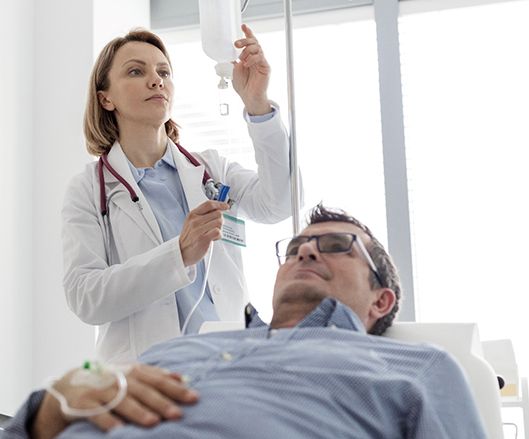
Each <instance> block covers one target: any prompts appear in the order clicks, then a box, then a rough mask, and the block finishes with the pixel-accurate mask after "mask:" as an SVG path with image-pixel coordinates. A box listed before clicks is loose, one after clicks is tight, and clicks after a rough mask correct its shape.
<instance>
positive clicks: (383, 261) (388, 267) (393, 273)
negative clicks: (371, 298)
mask: <svg viewBox="0 0 529 439" xmlns="http://www.w3.org/2000/svg"><path fill="white" fill-rule="evenodd" d="M329 221H339V222H345V223H351V224H353V225H355V226H356V227H358V228H359V229H361V230H362V231H363V232H364V233H365V234H366V235H367V236H369V238H371V241H370V242H369V243H368V245H367V246H366V248H367V251H368V252H369V254H370V256H371V258H372V259H373V262H374V263H375V266H376V267H377V270H378V274H379V276H380V280H381V282H382V285H380V283H379V281H378V280H377V277H376V276H375V274H374V273H373V272H371V274H370V277H369V282H370V285H371V288H376V287H377V285H380V286H381V287H384V288H390V289H391V290H393V291H394V293H395V296H396V298H397V300H396V301H395V305H393V308H391V311H390V312H389V313H388V314H386V315H385V316H383V317H381V318H379V319H378V320H377V321H376V322H375V324H374V325H373V327H372V328H371V329H370V330H369V333H370V334H374V335H382V334H383V333H384V332H385V331H386V329H388V328H389V327H390V326H391V324H392V323H393V320H394V319H395V316H396V315H397V311H398V310H399V301H400V297H401V285H400V278H399V274H398V272H397V267H396V266H395V264H394V263H393V259H392V258H391V256H390V255H389V254H388V252H386V249H385V248H384V246H383V245H382V244H381V243H380V242H379V240H378V239H377V238H375V236H374V235H373V233H372V232H371V230H369V228H368V227H367V226H365V225H364V224H362V223H361V222H360V221H358V220H357V219H356V218H354V217H352V216H351V215H348V214H347V213H346V212H345V211H343V210H341V209H335V208H328V207H325V206H323V205H322V204H321V203H319V204H318V205H317V206H316V207H314V208H313V209H312V210H311V211H310V213H309V218H308V224H309V225H311V224H317V223H325V222H329Z"/></svg>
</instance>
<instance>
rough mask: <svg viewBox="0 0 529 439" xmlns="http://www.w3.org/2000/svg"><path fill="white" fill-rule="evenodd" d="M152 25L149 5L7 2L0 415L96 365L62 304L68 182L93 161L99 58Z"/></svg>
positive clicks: (3, 15)
mask: <svg viewBox="0 0 529 439" xmlns="http://www.w3.org/2000/svg"><path fill="white" fill-rule="evenodd" d="M33 17H34V18H33ZM148 25H149V1H148V0H83V1H71V0H46V1H45V2H44V1H41V0H34V1H33V0H18V1H17V2H2V3H1V4H0V28H1V29H2V33H4V32H6V36H4V35H2V38H1V39H0V50H1V53H3V58H4V59H5V60H7V62H5V63H4V62H2V65H3V67H2V69H0V74H1V75H2V76H1V83H2V85H3V91H2V107H1V108H0V132H1V133H2V142H1V143H0V148H1V152H2V158H3V161H2V172H0V190H1V192H0V200H1V201H2V207H1V210H2V219H1V221H2V222H1V224H0V248H1V250H0V266H1V271H0V300H1V301H0V304H1V305H0V306H1V308H0V309H1V316H2V317H1V318H0V331H1V337H0V339H1V344H0V360H1V361H0V412H2V413H8V414H11V413H13V412H14V411H15V410H16V408H17V406H18V405H20V403H21V402H22V401H23V399H24V397H25V396H26V395H27V394H28V392H29V391H30V390H31V389H33V388H36V387H38V386H40V385H41V384H42V383H43V381H44V380H45V379H46V378H47V377H49V376H54V375H59V374H61V373H62V372H63V371H65V370H66V369H68V368H70V367H73V366H77V365H79V364H81V363H82V361H83V360H84V359H86V358H92V357H93V344H94V331H93V328H92V327H89V326H87V325H85V324H83V323H82V322H81V321H80V320H79V319H78V318H77V317H76V316H74V315H73V314H72V313H71V311H70V310H69V309H68V308H67V306H66V303H65V299H64V293H63V289H62V252H61V237H60V229H61V222H60V211H61V206H62V199H63V195H64V190H65V187H66V185H67V183H68V181H69V180H70V178H71V177H72V176H73V175H74V174H76V173H78V172H80V171H81V170H82V168H83V167H84V165H85V164H86V163H87V162H88V161H89V160H91V159H90V157H89V156H88V154H87V153H86V152H85V148H84V142H83V135H82V118H83V112H84V105H85V100H86V86H87V83H88V76H89V74H90V69H91V66H92V63H93V60H94V53H95V52H96V51H98V50H99V49H100V47H101V46H102V45H103V44H104V43H105V42H106V41H107V40H109V39H111V38H113V37H114V36H117V35H120V34H123V33H124V32H126V31H127V30H128V29H130V28H131V27H136V26H148ZM6 54H7V56H6ZM4 66H8V67H4Z"/></svg>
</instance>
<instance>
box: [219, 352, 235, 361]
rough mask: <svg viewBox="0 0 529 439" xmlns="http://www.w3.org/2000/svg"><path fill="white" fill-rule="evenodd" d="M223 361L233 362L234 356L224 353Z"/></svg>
mask: <svg viewBox="0 0 529 439" xmlns="http://www.w3.org/2000/svg"><path fill="white" fill-rule="evenodd" d="M221 357H222V359H223V360H224V361H231V360H233V356H232V355H231V354H230V353H229V352H223V353H222V355H221Z"/></svg>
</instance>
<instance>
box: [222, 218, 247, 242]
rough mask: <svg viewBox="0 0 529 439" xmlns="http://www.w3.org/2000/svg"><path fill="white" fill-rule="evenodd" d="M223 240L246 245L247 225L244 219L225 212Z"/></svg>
mask: <svg viewBox="0 0 529 439" xmlns="http://www.w3.org/2000/svg"><path fill="white" fill-rule="evenodd" d="M222 216H223V217H224V222H223V224H222V240H223V241H225V242H229V243H230V244H235V245H239V246H241V247H246V229H245V227H246V225H245V223H244V221H243V220H242V219H239V218H236V217H234V216H232V215H228V214H227V213H223V214H222Z"/></svg>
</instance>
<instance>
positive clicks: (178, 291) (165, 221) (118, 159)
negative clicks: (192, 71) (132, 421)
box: [63, 25, 290, 363]
mask: <svg viewBox="0 0 529 439" xmlns="http://www.w3.org/2000/svg"><path fill="white" fill-rule="evenodd" d="M243 31H244V33H245V38H243V39H241V40H238V41H237V42H236V46H237V47H239V48H241V49H242V52H241V54H240V57H239V60H238V62H237V63H236V64H235V66H234V72H233V86H234V89H235V90H236V91H237V93H238V94H239V95H240V97H241V99H242V100H243V102H244V104H245V114H244V117H245V119H246V122H247V124H248V131H249V134H250V137H251V138H252V141H253V145H254V149H255V158H256V162H257V165H258V171H257V172H253V171H250V170H247V169H244V168H243V167H241V166H240V165H239V164H237V163H233V162H230V161H228V160H227V159H225V158H223V157H221V156H219V155H218V154H217V152H216V151H213V150H209V151H205V152H203V153H200V154H193V156H194V159H195V161H196V160H198V162H196V163H195V164H193V163H191V162H190V159H189V158H187V157H186V156H185V155H184V154H183V153H181V152H180V150H179V149H178V147H177V146H176V144H177V143H178V127H177V125H176V124H175V123H174V122H173V121H172V120H171V119H170V110H171V104H172V98H173V83H172V66H171V63H170V61H169V56H168V54H167V51H166V49H165V47H164V45H163V43H162V42H161V41H160V39H159V38H158V37H157V36H156V35H154V34H152V33H150V32H148V31H144V30H136V31H131V32H130V33H129V34H127V35H126V36H125V37H124V38H117V39H115V40H113V41H111V42H110V43H109V44H108V45H107V46H106V47H105V48H104V49H103V51H102V52H101V54H100V56H99V58H98V59H97V61H96V63H95V66H94V68H93V72H92V76H91V81H90V86H89V96H88V103H87V109H86V113H85V137H86V142H87V148H88V150H89V152H90V153H91V154H93V155H96V156H102V155H103V156H105V158H106V159H107V163H108V165H109V166H108V165H107V166H103V164H101V163H99V162H93V163H90V164H89V165H87V167H86V169H85V171H84V172H83V173H81V174H80V175H78V176H76V177H75V178H74V179H73V180H72V182H71V183H70V185H69V187H68V190H67V192H66V196H65V202H64V208H63V248H64V270H65V272H64V288H65V292H66V298H67V302H68V305H69V307H70V308H71V309H72V310H73V312H74V313H75V314H77V316H79V318H80V319H81V320H83V321H84V322H87V323H89V324H92V325H98V329H99V330H98V336H97V347H96V351H97V355H98V358H99V359H101V360H103V361H107V362H114V363H125V362H130V361H133V360H135V359H136V358H137V356H138V355H140V354H141V353H142V352H143V351H144V350H146V349H147V348H149V347H150V346H152V345H153V344H155V343H157V342H160V341H163V340H167V339H169V338H172V337H175V336H178V335H180V334H181V329H182V326H183V324H184V322H183V321H184V320H189V321H188V322H187V323H189V328H191V327H192V326H193V329H192V330H191V331H186V333H188V332H196V331H197V330H198V328H199V326H200V324H201V323H202V322H203V321H204V320H210V319H220V320H241V319H242V316H243V306H244V304H245V303H246V302H247V300H248V297H247V292H246V285H245V280H244V276H243V272H242V260H241V253H240V250H239V247H238V246H236V245H234V244H231V243H227V242H224V241H221V240H219V239H220V238H221V226H222V223H223V220H222V213H223V212H224V211H226V210H227V209H228V208H229V206H228V204H227V203H223V202H219V201H211V200H208V198H207V197H206V195H205V190H204V185H203V176H204V171H205V170H206V171H207V172H208V173H209V175H210V176H211V178H212V179H213V180H214V181H215V182H221V183H222V184H224V185H228V186H230V187H231V190H230V192H229V196H230V198H231V199H232V200H233V201H234V202H235V204H234V205H233V208H232V209H231V210H230V211H229V212H228V213H229V214H230V215H234V214H235V215H236V216H237V217H245V218H249V219H251V220H254V221H258V222H263V223H274V222H278V221H280V220H282V219H285V218H287V217H288V216H289V215H290V193H289V190H288V188H289V160H288V140H287V135H286V132H285V128H284V126H283V125H282V123H281V121H280V118H279V114H278V113H279V110H278V108H277V106H275V105H274V104H272V103H271V102H270V101H269V100H268V98H267V94H266V92H267V86H268V80H269V75H270V67H269V65H268V63H267V61H266V59H265V57H264V55H263V52H262V50H261V48H260V46H259V44H258V42H257V40H256V39H255V37H254V35H253V34H252V32H251V30H250V29H249V28H247V27H246V26H244V25H243ZM179 65H183V66H184V67H183V68H189V66H187V65H185V60H179ZM192 159H193V158H192ZM100 161H101V160H100ZM110 169H113V170H114V171H115V172H114V173H112V172H110ZM99 172H102V175H99ZM115 173H117V174H119V176H121V178H122V179H124V180H125V181H126V182H127V183H128V184H129V185H130V187H131V189H132V190H133V191H134V192H135V194H136V195H137V197H138V201H137V202H134V201H133V200H132V199H131V198H132V196H131V194H130V193H129V190H128V189H127V188H126V187H125V185H124V184H123V183H121V182H120V181H119V180H118V178H117V177H116V176H115V175H114V174H115ZM101 182H103V184H101ZM101 189H102V190H101ZM105 198H106V200H105ZM102 200H103V201H102ZM105 211H106V212H105ZM105 213H106V214H105ZM210 254H211V259H210ZM209 259H210V265H209V274H208V275H207V288H206V289H205V291H204V295H203V297H202V300H200V305H199V306H198V307H196V306H193V305H194V304H196V302H197V301H198V298H199V297H200V292H201V291H202V285H203V284H204V279H205V278H206V271H207V267H206V262H207V261H208V260H209ZM204 285H205V284H204ZM193 308H195V311H194V312H191V309H193ZM190 314H192V315H191V320H190ZM193 319H194V320H193Z"/></svg>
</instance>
